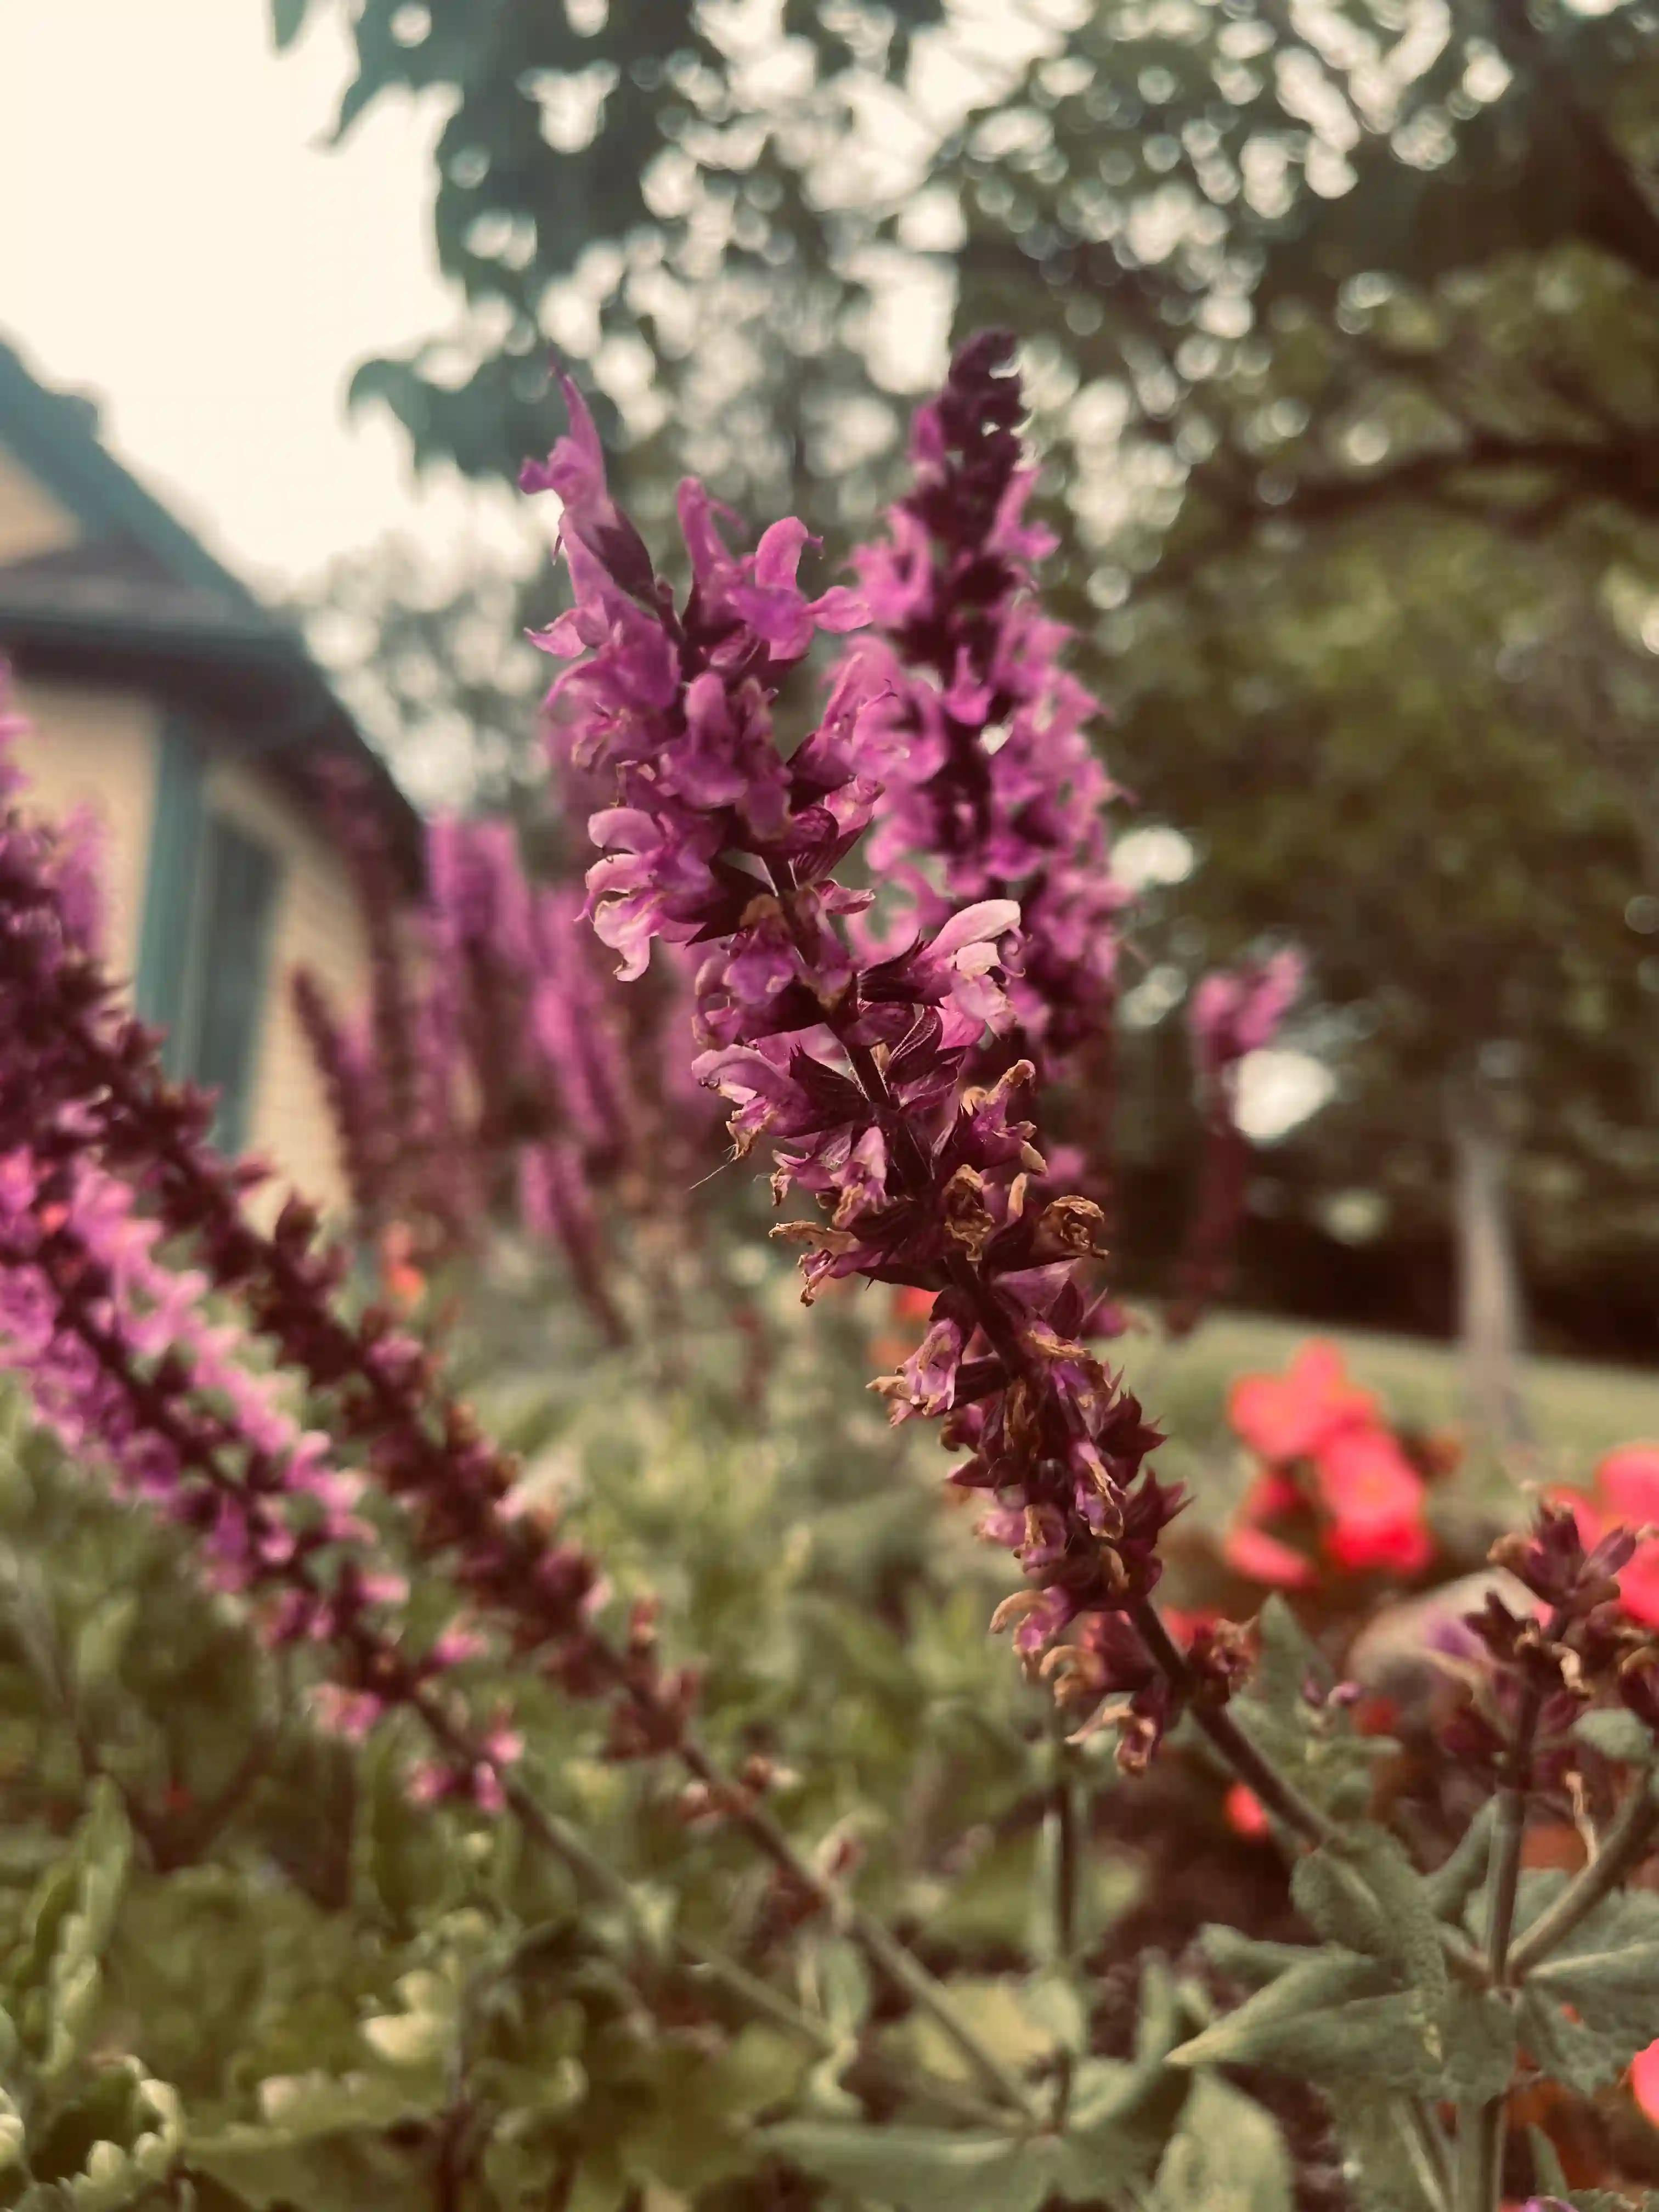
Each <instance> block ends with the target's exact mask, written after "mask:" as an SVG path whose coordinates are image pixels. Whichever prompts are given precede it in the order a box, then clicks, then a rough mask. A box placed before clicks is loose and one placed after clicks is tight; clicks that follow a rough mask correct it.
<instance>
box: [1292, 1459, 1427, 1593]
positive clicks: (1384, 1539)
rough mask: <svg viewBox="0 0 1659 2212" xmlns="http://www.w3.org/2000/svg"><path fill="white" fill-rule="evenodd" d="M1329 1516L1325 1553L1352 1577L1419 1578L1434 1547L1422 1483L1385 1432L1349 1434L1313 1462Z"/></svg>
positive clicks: (1415, 1471) (1321, 1495) (1419, 1476)
mask: <svg viewBox="0 0 1659 2212" xmlns="http://www.w3.org/2000/svg"><path fill="white" fill-rule="evenodd" d="M1314 1472H1315V1476H1316V1480H1317V1482H1318V1485H1319V1492H1320V1497H1321V1498H1322V1502H1323V1504H1324V1505H1325V1508H1326V1510H1327V1511H1328V1513H1329V1515H1330V1525H1329V1527H1328V1528H1327V1529H1326V1531H1325V1549H1326V1551H1327V1552H1328V1553H1329V1554H1330V1556H1331V1558H1332V1559H1334V1560H1335V1561H1336V1563H1337V1565H1339V1566H1342V1567H1346V1568H1348V1569H1350V1570H1351V1571H1355V1572H1358V1571H1360V1570H1362V1569H1364V1568H1366V1567H1385V1568H1388V1569H1389V1570H1390V1571H1392V1572H1394V1573H1395V1574H1402V1575H1413V1574H1419V1573H1421V1571H1422V1570H1423V1569H1424V1568H1425V1566H1427V1565H1428V1563H1429V1561H1430V1559H1431V1558H1432V1556H1433V1553H1434V1546H1433V1542H1432V1541H1431V1538H1430V1535H1429V1532H1428V1529H1427V1528H1426V1527H1425V1524H1424V1519H1423V1500H1424V1490H1423V1478H1422V1476H1421V1475H1419V1474H1418V1472H1417V1470H1416V1468H1414V1467H1413V1465H1412V1463H1411V1462H1410V1461H1409V1460H1408V1459H1407V1457H1406V1455H1405V1454H1404V1452H1402V1451H1401V1449H1400V1447H1399V1445H1398V1444H1397V1443H1395V1440H1394V1438H1393V1437H1391V1436H1390V1435H1389V1432H1388V1431H1387V1430H1386V1429H1380V1428H1377V1429H1348V1430H1344V1431H1342V1432H1341V1433H1340V1434H1339V1435H1337V1436H1334V1437H1331V1438H1330V1440H1329V1441H1328V1443H1326V1444H1325V1445H1323V1446H1322V1449H1321V1450H1320V1451H1319V1453H1318V1455H1317V1456H1316V1459H1315V1461H1314Z"/></svg>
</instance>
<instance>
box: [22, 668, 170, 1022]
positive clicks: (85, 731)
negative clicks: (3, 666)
mask: <svg viewBox="0 0 1659 2212" xmlns="http://www.w3.org/2000/svg"><path fill="white" fill-rule="evenodd" d="M15 689H16V700H17V704H18V706H19V707H20V708H21V710H22V713H23V715H24V717H25V719H26V720H27V722H28V724H29V730H28V732H27V735H26V736H25V737H24V738H23V740H22V742H21V744H20V745H19V747H18V749H17V759H18V765H19V766H20V767H21V769H23V771H24V773H25V775H27V777H28V780H29V789H28V793H27V799H26V806H27V811H30V812H33V813H37V814H39V815H40V816H41V817H43V819H45V820H47V821H57V822H61V821H62V820H63V819H64V817H66V816H67V815H70V814H72V813H73V812H74V811H75V810H76V808H77V807H85V808H87V809H88V810H89V811H90V812H91V813H92V814H93V815H94V817H96V819H97V822H98V824H99V829H100V842H101V845H102V848H103V851H102V873H103V879H104V891H105V902H104V957H105V960H106V963H107V964H108V966H109V968H110V969H111V971H112V974H114V975H118V976H120V977H121V978H122V979H123V980H124V981H131V976H132V975H133V971H134V969H136V968H137V963H138V930H139V921H140V917H141V915H143V906H144V877H145V873H146V871H147V869H148V867H149V836H150V818H151V816H152V815H153V813H154V811H155V780H156V771H157V765H158V762H159V759H160V747H159V733H160V729H161V711H160V709H159V708H157V707H156V705H155V702H153V701H152V700H149V699H145V698H143V697H141V696H139V695H138V694H137V693H136V692H123V691H105V690H98V691H94V690H88V689H83V688H82V687H81V686H79V685H76V684H59V683H50V684H36V683H28V684H21V683H20V684H18V685H17V686H16V687H15Z"/></svg>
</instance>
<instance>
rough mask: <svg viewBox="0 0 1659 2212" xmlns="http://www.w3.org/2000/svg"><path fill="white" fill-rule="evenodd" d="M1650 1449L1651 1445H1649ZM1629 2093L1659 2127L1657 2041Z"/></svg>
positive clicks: (1639, 2061)
mask: <svg viewBox="0 0 1659 2212" xmlns="http://www.w3.org/2000/svg"><path fill="white" fill-rule="evenodd" d="M1650 1449H1651V1447H1650ZM1630 2086H1631V2094H1632V2096H1633V2097H1634V2098H1635V2100H1636V2101H1637V2103H1638V2105H1639V2106H1641V2107H1642V2110H1643V2111H1644V2112H1645V2113H1646V2115H1647V2117H1648V2118H1649V2119H1650V2120H1651V2121H1652V2123H1653V2124H1654V2126H1655V2127H1656V2128H1659V2043H1650V2044H1649V2045H1648V2047H1647V2049H1646V2050H1645V2051H1638V2052H1637V2054H1636V2056H1635V2057H1634V2058H1632V2061H1631V2065H1630Z"/></svg>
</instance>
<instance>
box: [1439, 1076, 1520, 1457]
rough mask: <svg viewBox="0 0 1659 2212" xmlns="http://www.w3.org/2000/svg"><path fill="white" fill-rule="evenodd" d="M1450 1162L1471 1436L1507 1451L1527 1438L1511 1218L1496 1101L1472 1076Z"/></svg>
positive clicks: (1458, 1111) (1457, 1114) (1456, 1116)
mask: <svg viewBox="0 0 1659 2212" xmlns="http://www.w3.org/2000/svg"><path fill="white" fill-rule="evenodd" d="M1451 1138H1452V1149H1453V1152H1454V1155H1455V1164H1456V1199H1455V1203H1456V1222H1457V1231H1456V1233H1457V1273H1458V1283H1457V1300H1458V1334H1459V1341H1460V1346H1461V1350H1462V1359H1463V1390H1464V1397H1465V1401H1466V1404H1467V1407H1468V1417H1469V1420H1470V1423H1471V1425H1472V1426H1473V1428H1474V1432H1475V1434H1476V1435H1477V1436H1478V1437H1481V1438H1484V1440H1485V1441H1486V1443H1489V1444H1490V1445H1491V1446H1492V1449H1495V1450H1497V1451H1499V1452H1506V1451H1511V1450H1514V1449H1516V1448H1518V1447H1522V1446H1524V1445H1526V1444H1528V1443H1529V1442H1530V1441H1531V1429H1530V1425H1529V1424H1528V1419H1527V1413H1526V1407H1525V1404H1524V1401H1523V1400H1522V1393H1521V1375H1520V1369H1521V1358H1522V1352H1523V1350H1524V1348H1525V1334H1526V1323H1525V1315H1524V1310H1523V1299H1522V1289H1521V1276H1520V1270H1519V1268H1518V1267H1517V1266H1516V1254H1515V1237H1514V1231H1513V1229H1512V1227H1511V1224H1510V1206H1509V1166H1510V1154H1509V1146H1508V1143H1507V1142H1506V1140H1505V1138H1504V1131H1503V1127H1502V1124H1501V1122H1500V1121H1499V1119H1498V1111H1497V1105H1496V1101H1495V1100H1494V1099H1493V1097H1492V1093H1491V1091H1489V1090H1488V1089H1487V1088H1486V1085H1484V1084H1482V1083H1480V1081H1478V1080H1477V1081H1476V1082H1474V1083H1473V1084H1471V1085H1468V1088H1467V1089H1466V1090H1464V1091H1462V1092H1461V1093H1460V1094H1459V1096H1458V1097H1457V1100H1456V1103H1455V1107H1454V1109H1453V1115H1452V1127H1451Z"/></svg>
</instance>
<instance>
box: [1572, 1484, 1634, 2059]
mask: <svg viewBox="0 0 1659 2212" xmlns="http://www.w3.org/2000/svg"><path fill="white" fill-rule="evenodd" d="M1557 1503H1558V1504H1563V1505H1568V1506H1571V1509H1572V1516H1573V1518H1574V1520H1575V1521H1577V1523H1578V1533H1579V1534H1580V1535H1581V1536H1582V1537H1583V1540H1584V1541H1585V1543H1586V1544H1588V1545H1594V1544H1598V1543H1599V1542H1600V1541H1601V1538H1602V1537H1603V1536H1604V1535H1605V1534H1606V1533H1607V1530H1608V1529H1609V1528H1614V1527H1623V1528H1629V1529H1630V1530H1631V1531H1632V1533H1634V1532H1635V1531H1636V1530H1638V1529H1641V1528H1652V1529H1654V1530H1656V1531H1659V1443H1630V1444H1620V1445H1617V1446H1616V1447H1615V1448H1614V1449H1613V1450H1612V1451H1610V1452H1608V1453H1607V1455H1605V1456H1604V1457H1603V1458H1602V1459H1601V1460H1600V1461H1599V1462H1597V1464H1596V1468H1595V1475H1594V1477H1593V1486H1592V1488H1591V1489H1590V1490H1589V1492H1583V1491H1578V1490H1573V1491H1562V1492H1558V1493H1557ZM1619 1601H1620V1604H1621V1605H1622V1606H1623V1607H1624V1609H1625V1611H1626V1613H1628V1614H1629V1615H1630V1617H1631V1619H1632V1620H1637V1621H1640V1623H1641V1624H1642V1626H1643V1627H1644V1628H1659V1534H1656V1535H1653V1536H1650V1537H1647V1538H1645V1539H1644V1541H1641V1542H1638V1545H1637V1547H1636V1551H1635V1554H1634V1556H1633V1557H1632V1559H1630V1561H1629V1562H1628V1564H1627V1565H1625V1566H1624V1567H1622V1568H1621V1569H1620V1574H1619ZM1656 2077H1659V2062H1656Z"/></svg>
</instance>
